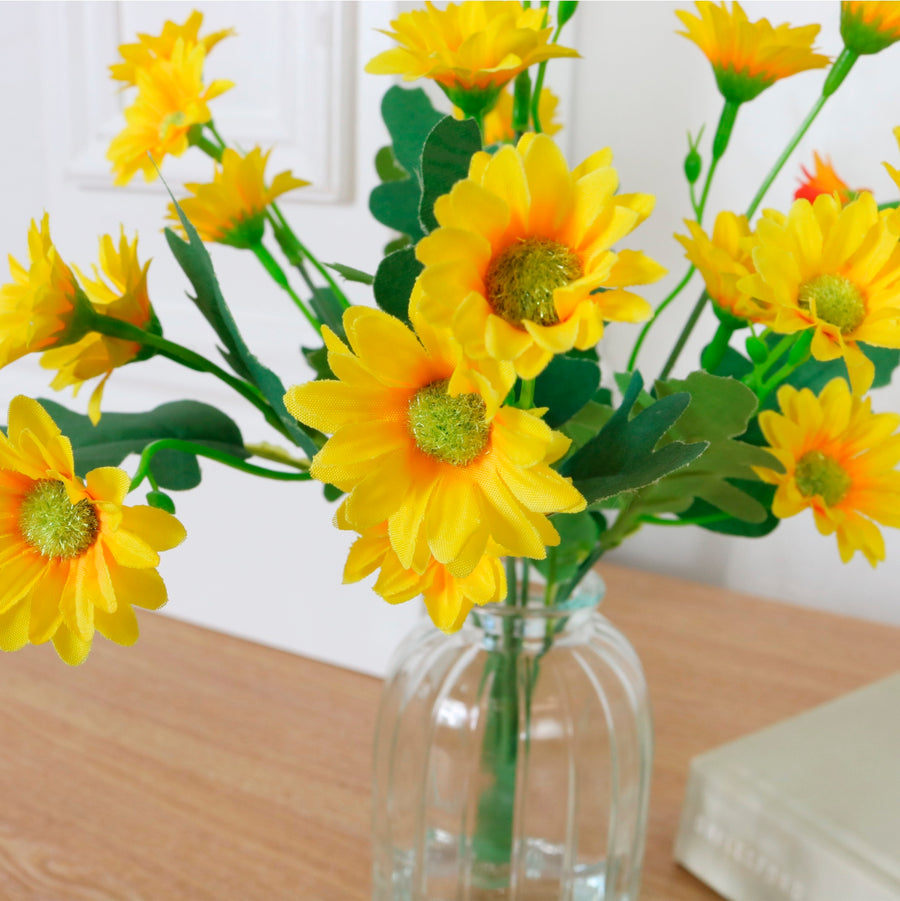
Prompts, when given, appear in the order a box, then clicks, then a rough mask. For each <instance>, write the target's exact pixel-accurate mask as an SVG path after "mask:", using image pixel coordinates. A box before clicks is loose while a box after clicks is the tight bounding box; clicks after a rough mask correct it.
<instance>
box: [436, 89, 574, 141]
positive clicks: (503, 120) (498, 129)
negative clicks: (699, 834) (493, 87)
mask: <svg viewBox="0 0 900 901" xmlns="http://www.w3.org/2000/svg"><path fill="white" fill-rule="evenodd" d="M558 106H559V98H558V97H557V96H556V94H554V93H553V91H551V90H550V88H544V89H543V90H542V91H541V99H540V101H538V115H539V116H540V118H541V130H542V131H543V133H544V134H545V135H555V134H558V133H559V132H560V131H562V125H561V124H560V123H559V122H556V121H555V119H556V108H557V107H558ZM453 115H454V116H456V118H457V119H464V118H465V113H464V112H463V111H462V110H461V109H460V108H459V107H458V106H455V107H453ZM512 119H513V96H512V94H511V93H510V91H509V88H508V87H507V88H504V89H503V90H502V91H501V92H500V95H499V96H498V97H497V103H496V104H495V105H494V108H493V109H492V110H491V111H490V112H489V113H488V114H487V115H486V116H485V117H484V143H485V145H486V146H490V145H491V144H513V143H515V140H516V132H515V129H514V128H513V121H512Z"/></svg>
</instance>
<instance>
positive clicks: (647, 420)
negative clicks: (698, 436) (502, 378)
mask: <svg viewBox="0 0 900 901" xmlns="http://www.w3.org/2000/svg"><path fill="white" fill-rule="evenodd" d="M642 388H643V379H642V378H641V375H640V373H638V372H635V373H634V374H633V375H632V377H631V381H630V383H629V385H628V390H627V391H626V392H625V397H624V398H623V400H622V405H621V406H620V407H619V409H618V410H616V412H615V413H614V414H613V416H612V418H611V419H610V420H609V422H608V423H607V424H606V425H605V426H604V427H603V429H601V430H600V432H599V433H598V434H597V435H596V436H595V437H594V438H592V439H591V440H590V441H589V442H588V443H587V444H586V445H585V446H584V447H582V448H581V450H579V451H578V452H577V453H576V454H575V455H574V456H572V457H571V458H570V459H569V460H568V461H567V462H566V463H564V465H563V466H562V467H561V471H562V472H563V474H564V475H570V476H571V477H572V479H573V481H574V483H575V486H576V487H577V488H578V490H579V491H580V492H581V493H582V494H583V495H584V496H585V499H586V500H587V502H588V503H589V504H591V503H594V502H595V501H598V500H602V499H604V498H608V497H613V496H614V495H617V494H621V493H622V492H623V491H634V490H636V489H639V488H643V487H645V486H646V485H650V484H652V483H654V482H657V481H659V479H661V478H662V477H663V476H665V475H668V474H669V473H670V472H673V471H675V470H677V469H681V467H683V466H686V465H687V464H688V463H690V462H691V461H692V460H695V459H696V458H697V457H699V456H700V454H702V453H703V451H704V450H705V449H706V447H707V443H706V442H705V441H699V442H696V443H694V444H683V443H682V442H680V441H672V442H671V443H669V444H666V445H665V446H664V447H662V448H661V449H660V450H655V449H654V448H655V447H656V445H657V444H658V443H659V441H660V439H661V438H662V436H663V435H665V434H666V432H668V431H669V429H670V428H671V427H672V425H673V424H674V423H675V422H676V421H677V420H678V418H679V417H680V416H681V415H682V413H684V411H685V409H686V408H687V406H688V404H689V403H690V399H691V398H690V395H689V394H687V393H684V392H683V393H681V394H673V395H671V396H670V397H664V398H662V399H661V400H658V401H656V402H654V403H652V404H651V405H650V406H648V407H647V408H646V409H645V410H643V411H642V412H641V413H639V414H638V415H637V416H635V417H634V418H633V419H630V418H629V417H630V414H631V411H632V409H633V407H634V406H635V403H636V401H637V399H638V397H639V396H640V394H641V389H642Z"/></svg>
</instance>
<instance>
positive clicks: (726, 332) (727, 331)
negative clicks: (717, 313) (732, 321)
mask: <svg viewBox="0 0 900 901" xmlns="http://www.w3.org/2000/svg"><path fill="white" fill-rule="evenodd" d="M733 334H734V328H733V327H732V326H730V325H729V324H728V323H726V322H720V323H719V327H718V328H717V329H716V333H715V335H713V339H712V341H710V343H709V344H707V345H706V347H704V348H703V353H702V354H701V355H700V365H701V366H702V367H703V369H705V370H706V371H707V372H715V371H716V370H717V369H718V368H719V364H720V363H721V362H722V358H723V357H724V356H725V351H726V350H727V349H728V342H729V341H730V340H731V336H732V335H733Z"/></svg>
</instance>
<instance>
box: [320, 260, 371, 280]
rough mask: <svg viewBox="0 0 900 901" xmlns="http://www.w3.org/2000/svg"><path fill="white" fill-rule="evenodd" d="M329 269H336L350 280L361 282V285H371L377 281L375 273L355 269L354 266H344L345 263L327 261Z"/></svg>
mask: <svg viewBox="0 0 900 901" xmlns="http://www.w3.org/2000/svg"><path fill="white" fill-rule="evenodd" d="M325 265H326V266H327V267H328V268H329V269H334V271H335V272H337V273H338V274H339V275H342V276H343V277H344V278H345V279H346V280H347V281H348V282H359V284H361V285H371V284H372V282H374V281H375V276H374V275H369V273H368V272H363V271H362V269H354V268H353V267H352V266H344V265H343V263H326V264H325Z"/></svg>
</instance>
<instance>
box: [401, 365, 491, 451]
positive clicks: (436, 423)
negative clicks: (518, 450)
mask: <svg viewBox="0 0 900 901" xmlns="http://www.w3.org/2000/svg"><path fill="white" fill-rule="evenodd" d="M448 384H449V380H448V379H442V380H441V381H438V382H432V383H431V384H430V385H426V386H425V387H424V388H422V389H421V390H419V391H417V392H416V393H415V395H414V396H413V398H412V400H411V401H410V402H409V411H408V420H407V421H408V426H409V432H410V434H411V435H412V437H413V439H414V440H415V442H416V447H418V448H419V450H420V451H422V452H423V453H426V454H428V456H429V457H434V458H435V459H436V460H440V461H441V462H442V463H451V464H452V465H453V466H468V465H469V463H471V462H473V461H474V460H476V459H477V458H478V457H479V456H481V454H482V453H483V452H484V449H485V448H486V447H487V445H488V438H489V437H490V430H491V427H490V425H489V424H488V422H487V420H486V419H485V412H486V407H485V403H484V400H482V398H481V397H479V396H478V395H477V394H457V395H456V397H450V396H449V395H448V394H447V386H448Z"/></svg>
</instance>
